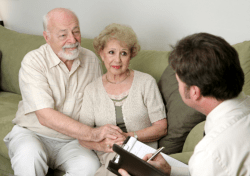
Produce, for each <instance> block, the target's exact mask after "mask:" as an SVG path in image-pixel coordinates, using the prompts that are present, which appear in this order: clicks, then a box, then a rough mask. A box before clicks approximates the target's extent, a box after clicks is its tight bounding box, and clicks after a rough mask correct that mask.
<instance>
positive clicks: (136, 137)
mask: <svg viewBox="0 0 250 176" xmlns="http://www.w3.org/2000/svg"><path fill="white" fill-rule="evenodd" d="M134 138H135V139H138V136H137V134H136V132H135V131H134Z"/></svg>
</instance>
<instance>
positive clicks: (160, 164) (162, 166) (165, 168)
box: [118, 154, 171, 176]
mask: <svg viewBox="0 0 250 176" xmlns="http://www.w3.org/2000/svg"><path fill="white" fill-rule="evenodd" d="M152 155H153V154H147V155H145V156H144V157H143V160H144V161H147V160H148V159H149V158H150V157H151V156H152ZM148 163H149V164H151V165H153V166H154V167H156V168H157V169H159V170H161V171H162V172H163V173H164V174H166V176H170V172H171V166H170V165H169V164H168V163H167V161H166V160H165V159H164V158H163V157H162V156H161V154H159V155H157V156H156V157H155V158H154V159H153V160H151V161H149V162H148ZM118 172H119V173H120V174H121V175H122V176H130V175H129V174H128V172H127V171H125V170H124V169H119V170H118Z"/></svg>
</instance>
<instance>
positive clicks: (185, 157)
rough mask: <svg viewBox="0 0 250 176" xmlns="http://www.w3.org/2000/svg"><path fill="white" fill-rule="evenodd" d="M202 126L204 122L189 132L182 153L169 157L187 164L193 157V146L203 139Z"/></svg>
mask: <svg viewBox="0 0 250 176" xmlns="http://www.w3.org/2000/svg"><path fill="white" fill-rule="evenodd" d="M204 125H205V121H203V122H200V123H199V124H197V125H196V126H195V127H194V128H193V129H192V130H191V131H190V133H189V134H188V136H187V138H186V141H185V143H184V146H183V149H182V153H175V154H171V155H170V156H171V157H173V158H175V159H177V160H179V161H181V162H183V163H185V164H188V161H189V159H190V157H191V156H192V155H193V152H194V148H195V146H196V145H197V144H198V142H199V141H200V140H201V139H202V138H203V131H204Z"/></svg>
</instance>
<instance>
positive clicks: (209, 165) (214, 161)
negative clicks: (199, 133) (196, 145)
mask: <svg viewBox="0 0 250 176" xmlns="http://www.w3.org/2000/svg"><path fill="white" fill-rule="evenodd" d="M224 164H225V163H224ZM189 171H190V174H191V175H192V176H200V175H202V176H211V175H231V173H229V172H228V171H227V169H226V167H225V166H224V167H223V163H221V160H220V158H219V157H218V156H214V155H213V154H212V153H211V151H204V150H201V151H195V152H194V154H193V155H192V157H191V158H190V160H189Z"/></svg>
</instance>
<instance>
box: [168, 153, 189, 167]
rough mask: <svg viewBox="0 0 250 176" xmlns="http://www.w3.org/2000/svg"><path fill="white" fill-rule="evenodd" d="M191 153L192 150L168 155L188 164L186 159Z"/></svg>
mask: <svg viewBox="0 0 250 176" xmlns="http://www.w3.org/2000/svg"><path fill="white" fill-rule="evenodd" d="M192 155H193V152H182V153H175V154H171V155H169V156H171V157H173V158H175V159H177V160H179V161H181V162H183V163H185V164H188V161H189V159H190V157H191V156H192Z"/></svg>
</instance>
